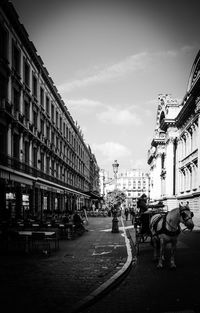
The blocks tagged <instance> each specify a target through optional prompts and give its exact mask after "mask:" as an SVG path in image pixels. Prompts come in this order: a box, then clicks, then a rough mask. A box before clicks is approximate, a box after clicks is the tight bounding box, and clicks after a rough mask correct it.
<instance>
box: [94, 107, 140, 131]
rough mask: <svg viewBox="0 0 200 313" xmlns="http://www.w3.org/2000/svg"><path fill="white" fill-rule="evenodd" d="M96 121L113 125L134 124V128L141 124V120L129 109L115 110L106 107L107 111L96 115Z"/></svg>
mask: <svg viewBox="0 0 200 313" xmlns="http://www.w3.org/2000/svg"><path fill="white" fill-rule="evenodd" d="M97 117H98V119H99V120H100V121H101V122H103V123H110V124H113V125H129V124H134V125H136V126H138V125H141V124H142V120H141V118H140V117H139V116H138V115H137V114H136V113H135V112H131V110H129V109H117V108H113V107H110V106H109V107H107V109H106V110H105V111H103V112H101V113H98V114H97Z"/></svg>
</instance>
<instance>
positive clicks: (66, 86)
mask: <svg viewBox="0 0 200 313" xmlns="http://www.w3.org/2000/svg"><path fill="white" fill-rule="evenodd" d="M147 57H148V54H147V53H146V52H141V53H138V54H134V55H131V56H129V57H127V58H125V59H124V60H122V61H121V62H118V63H115V64H113V65H111V66H108V67H106V68H104V69H102V70H99V71H98V72H97V73H95V74H92V75H90V76H88V77H84V78H82V79H76V80H74V81H72V82H66V83H63V84H61V85H60V86H58V90H59V92H60V93H65V92H70V91H71V90H73V89H75V88H79V87H86V86H88V85H91V84H94V83H104V82H107V81H110V80H113V79H116V78H120V77H122V76H124V75H126V74H127V73H129V72H134V71H137V70H143V69H145V67H146V60H147Z"/></svg>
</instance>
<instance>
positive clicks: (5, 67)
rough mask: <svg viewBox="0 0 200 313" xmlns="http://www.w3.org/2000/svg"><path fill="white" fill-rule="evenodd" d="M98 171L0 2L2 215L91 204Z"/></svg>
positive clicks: (10, 10) (15, 21) (7, 5)
mask: <svg viewBox="0 0 200 313" xmlns="http://www.w3.org/2000/svg"><path fill="white" fill-rule="evenodd" d="M98 177H99V168H98V164H97V162H96V159H95V156H94V155H93V153H92V151H91V149H90V147H88V145H86V143H85V141H84V140H83V135H82V132H81V130H80V127H78V125H77V123H75V122H74V120H73V118H72V116H71V115H70V112H69V111H68V109H67V106H66V105H65V103H64V102H63V100H62V99H61V96H60V94H59V93H58V91H57V89H56V86H55V85H54V83H53V81H52V79H51V77H50V76H49V73H48V71H47V69H46V68H45V67H44V64H43V61H42V59H41V57H40V56H39V55H38V54H37V51H36V48H35V46H34V44H33V43H32V42H31V41H30V40H29V37H28V34H27V32H26V30H25V28H24V26H23V25H22V24H21V23H20V21H19V18H18V15H17V13H16V11H15V9H14V7H13V5H12V4H11V3H9V2H8V1H2V2H1V3H0V203H1V207H0V214H1V216H4V217H5V216H9V217H13V218H23V217H26V216H29V215H31V216H32V215H33V216H37V217H40V218H42V217H43V215H44V214H45V212H48V211H49V212H54V211H55V212H59V211H64V210H65V209H68V210H73V209H74V208H75V207H78V208H79V207H81V206H82V205H89V204H90V199H91V194H93V193H95V194H96V195H98V194H99V185H98Z"/></svg>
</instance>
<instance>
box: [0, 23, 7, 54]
mask: <svg viewBox="0 0 200 313" xmlns="http://www.w3.org/2000/svg"><path fill="white" fill-rule="evenodd" d="M0 43H1V44H0V57H1V58H4V59H6V60H8V32H7V30H6V29H5V28H4V27H3V25H1V24H0Z"/></svg>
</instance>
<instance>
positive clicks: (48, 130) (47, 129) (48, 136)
mask: <svg viewBox="0 0 200 313" xmlns="http://www.w3.org/2000/svg"><path fill="white" fill-rule="evenodd" d="M46 131H47V139H49V138H50V129H49V126H47V128H46Z"/></svg>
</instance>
